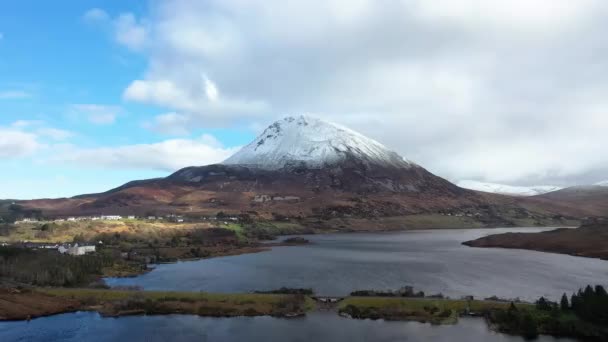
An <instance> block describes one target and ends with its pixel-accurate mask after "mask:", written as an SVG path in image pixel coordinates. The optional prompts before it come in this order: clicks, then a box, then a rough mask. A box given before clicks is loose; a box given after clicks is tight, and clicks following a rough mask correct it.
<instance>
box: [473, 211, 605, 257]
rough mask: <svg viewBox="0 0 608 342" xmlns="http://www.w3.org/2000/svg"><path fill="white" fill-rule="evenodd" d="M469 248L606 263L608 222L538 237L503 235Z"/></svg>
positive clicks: (526, 234) (602, 221) (481, 239)
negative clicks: (531, 252)
mask: <svg viewBox="0 0 608 342" xmlns="http://www.w3.org/2000/svg"><path fill="white" fill-rule="evenodd" d="M463 244H465V245H467V246H471V247H500V248H517V249H531V250H536V251H543V252H553V253H563V254H571V255H576V256H584V257H591V258H600V259H605V260H608V220H596V221H594V222H590V223H587V224H584V225H582V226H581V227H580V228H576V229H570V228H560V229H556V230H552V231H547V232H541V233H505V234H496V235H490V236H486V237H482V238H479V239H477V240H472V241H466V242H464V243H463Z"/></svg>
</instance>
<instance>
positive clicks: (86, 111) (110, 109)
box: [70, 104, 123, 125]
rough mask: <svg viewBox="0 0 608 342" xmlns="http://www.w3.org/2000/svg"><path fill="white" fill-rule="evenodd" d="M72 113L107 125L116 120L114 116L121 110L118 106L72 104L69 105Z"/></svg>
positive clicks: (98, 123)
mask: <svg viewBox="0 0 608 342" xmlns="http://www.w3.org/2000/svg"><path fill="white" fill-rule="evenodd" d="M70 108H71V112H72V114H74V115H77V116H79V115H84V116H86V117H87V119H88V120H89V121H90V122H91V123H94V124H97V125H108V124H112V123H114V121H116V117H117V116H118V115H120V114H121V113H122V112H123V109H122V108H121V107H119V106H109V105H99V104H73V105H71V106H70Z"/></svg>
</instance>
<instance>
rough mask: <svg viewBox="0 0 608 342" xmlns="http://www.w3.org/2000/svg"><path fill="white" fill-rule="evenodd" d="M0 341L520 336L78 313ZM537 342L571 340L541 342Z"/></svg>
mask: <svg viewBox="0 0 608 342" xmlns="http://www.w3.org/2000/svg"><path fill="white" fill-rule="evenodd" d="M0 341H7V342H8V341H45V342H52V341H79V342H80V341H93V342H95V341H114V342H120V341H129V342H135V341H150V342H153V341H172V342H178V341H222V342H223V341H238V342H245V341H251V342H257V341H260V342H262V341H263V342H271V341H302V342H309V341H315V342H324V341H336V342H340V341H348V342H358V341H378V342H389V341H390V342H393V341H409V342H418V341H420V342H428V341H439V342H441V341H463V342H464V341H467V342H468V341H493V342H494V341H496V342H502V341H504V342H507V341H508V342H523V341H524V340H523V339H522V338H520V337H515V336H508V335H503V334H497V333H494V332H492V331H490V330H489V329H488V328H487V326H486V324H485V322H484V321H483V320H482V319H475V318H467V319H461V320H460V322H459V323H458V324H456V325H449V326H431V325H429V324H421V323H415V322H385V321H370V320H353V319H346V318H341V317H339V316H338V315H336V314H332V313H323V312H320V313H313V314H310V315H308V316H307V317H305V318H299V319H290V320H288V319H278V318H272V317H253V318H251V317H237V318H203V317H197V316H180V315H170V316H134V317H122V318H101V317H99V315H97V314H95V313H86V312H78V313H73V314H64V315H58V316H52V317H47V318H41V319H35V320H33V321H31V322H29V323H28V322H9V323H0ZM537 341H541V342H548V341H572V340H568V339H554V338H551V337H545V336H543V337H541V338H540V339H538V340H537Z"/></svg>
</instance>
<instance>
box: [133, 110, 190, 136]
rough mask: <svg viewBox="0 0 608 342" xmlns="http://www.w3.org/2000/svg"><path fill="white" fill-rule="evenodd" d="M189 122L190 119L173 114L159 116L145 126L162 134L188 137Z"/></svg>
mask: <svg viewBox="0 0 608 342" xmlns="http://www.w3.org/2000/svg"><path fill="white" fill-rule="evenodd" d="M189 121H190V119H189V118H188V117H186V116H184V115H181V114H178V113H175V112H171V113H165V114H161V115H157V116H156V117H155V118H154V120H153V122H146V123H144V125H143V126H144V128H147V129H150V130H153V131H155V132H158V133H162V134H172V135H187V134H188V132H189V129H188V126H189Z"/></svg>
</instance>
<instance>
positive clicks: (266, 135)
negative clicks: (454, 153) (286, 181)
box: [223, 115, 415, 170]
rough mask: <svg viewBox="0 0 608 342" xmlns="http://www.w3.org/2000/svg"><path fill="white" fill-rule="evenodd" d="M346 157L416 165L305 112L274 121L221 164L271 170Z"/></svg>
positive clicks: (346, 129) (311, 165)
mask: <svg viewBox="0 0 608 342" xmlns="http://www.w3.org/2000/svg"><path fill="white" fill-rule="evenodd" d="M348 159H355V160H358V161H363V162H365V163H368V164H380V165H385V166H394V167H406V168H409V167H411V166H412V165H415V164H414V163H412V162H410V161H407V160H405V159H403V157H401V156H399V155H398V154H397V153H395V152H393V151H391V150H389V149H388V148H387V147H385V146H384V145H382V144H381V143H379V142H377V141H375V140H373V139H370V138H367V137H365V136H363V135H362V134H360V133H357V132H355V131H353V130H350V129H348V128H346V127H343V126H340V125H337V124H334V123H330V122H327V121H324V120H321V119H318V118H314V117H309V116H304V115H302V116H298V117H287V118H284V119H282V120H279V121H277V122H275V123H273V124H272V125H270V126H269V127H268V128H266V130H264V132H263V133H262V134H260V135H259V136H258V137H257V138H256V139H255V140H254V141H253V142H251V143H250V144H249V145H247V146H245V147H243V148H242V149H241V150H240V151H238V152H237V153H235V154H234V155H233V156H231V157H230V158H228V159H226V160H225V161H224V162H223V164H232V165H234V164H238V165H246V166H254V167H258V168H262V169H268V170H273V169H281V168H283V167H285V166H290V165H300V164H304V165H306V166H307V167H310V168H320V167H323V166H325V165H331V164H336V163H339V162H341V161H345V160H348Z"/></svg>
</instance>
